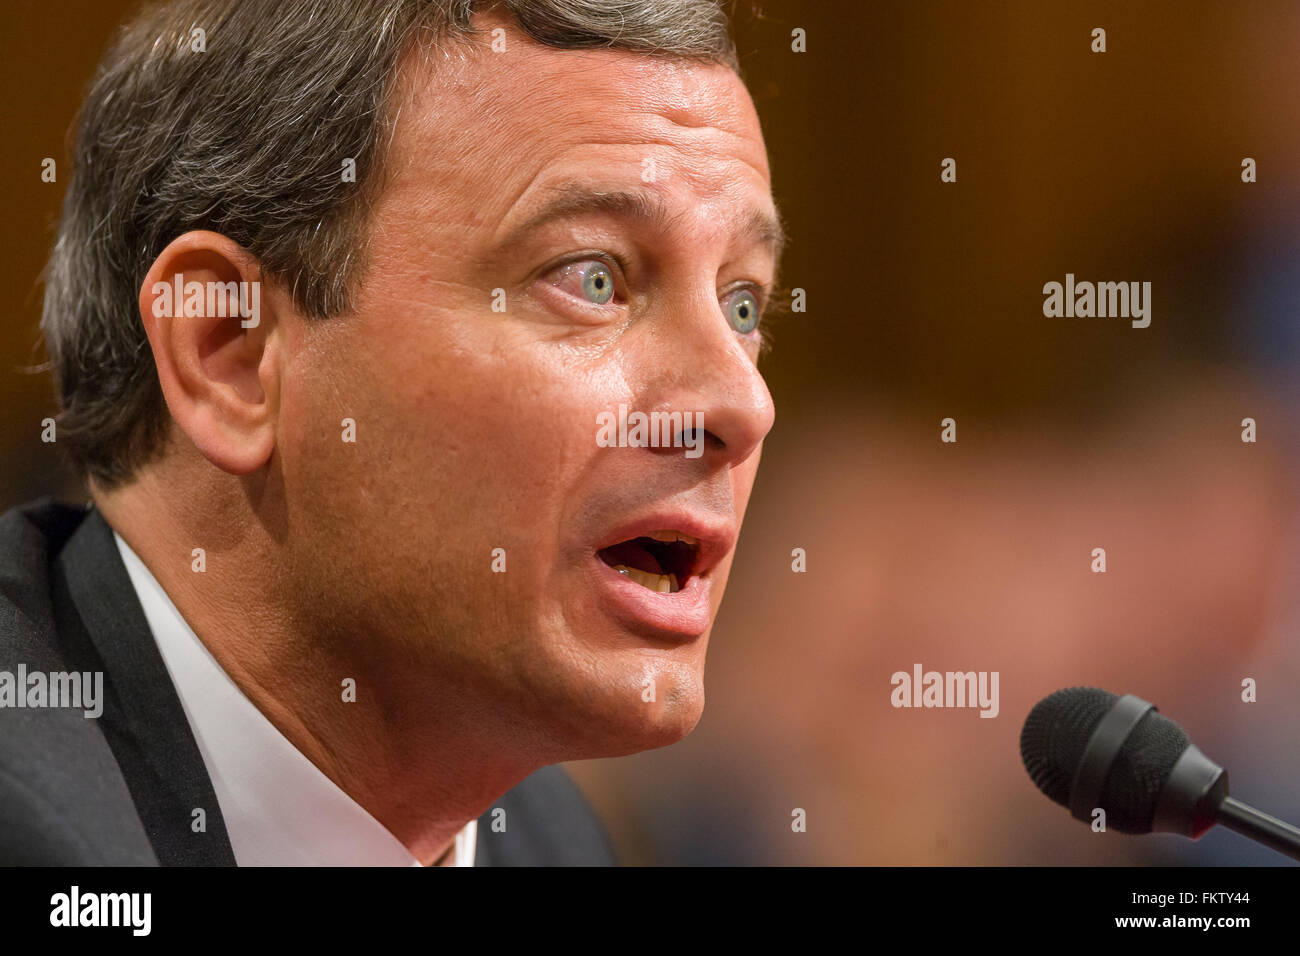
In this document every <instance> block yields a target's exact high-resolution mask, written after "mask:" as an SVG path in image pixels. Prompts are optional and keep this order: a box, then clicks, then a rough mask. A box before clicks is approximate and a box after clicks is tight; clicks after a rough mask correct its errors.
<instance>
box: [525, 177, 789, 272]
mask: <svg viewBox="0 0 1300 956" xmlns="http://www.w3.org/2000/svg"><path fill="white" fill-rule="evenodd" d="M550 192H551V193H552V197H551V198H550V199H548V200H547V201H546V202H545V203H543V204H542V206H541V207H540V208H539V209H538V210H537V211H536V212H534V213H533V214H532V215H531V216H529V217H528V220H527V221H526V222H524V224H523V225H521V226H519V227H517V228H515V229H513V230H511V232H510V235H509V236H508V237H507V238H506V240H505V242H504V245H505V246H513V245H515V244H516V243H517V242H518V241H519V240H520V239H522V238H523V237H525V236H527V235H528V234H529V233H532V232H534V231H536V230H538V229H540V228H542V227H543V226H546V225H549V224H550V223H552V222H556V221H561V220H565V219H578V218H581V217H583V216H590V215H594V214H605V215H610V216H615V217H617V218H619V219H625V220H628V221H629V222H636V223H644V224H647V225H653V226H657V227H659V228H666V227H667V226H668V225H669V224H670V223H671V221H672V219H673V218H674V217H673V216H672V215H670V214H669V211H668V207H667V205H666V204H665V202H664V200H663V197H662V196H660V195H659V194H658V193H653V192H649V191H646V190H610V191H605V190H597V189H592V188H591V187H590V186H587V185H585V184H583V183H577V182H570V183H564V184H562V185H559V186H556V187H553V188H552V189H551V190H550ZM740 235H742V236H746V237H749V238H750V239H752V240H754V241H755V242H758V243H760V244H762V245H766V246H767V247H768V248H769V249H771V251H772V257H773V259H774V260H775V261H777V262H779V261H780V259H781V253H782V252H783V251H784V249H785V242H786V234H785V227H784V225H783V223H782V221H781V213H780V210H779V209H775V207H774V211H773V212H768V211H767V210H763V209H755V208H749V209H746V210H745V211H744V213H743V214H742V216H741V220H740Z"/></svg>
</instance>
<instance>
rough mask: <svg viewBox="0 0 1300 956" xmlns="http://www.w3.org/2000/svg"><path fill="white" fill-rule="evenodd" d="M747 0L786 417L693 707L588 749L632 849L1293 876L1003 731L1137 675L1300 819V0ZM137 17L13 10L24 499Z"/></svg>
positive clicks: (1, 433)
mask: <svg viewBox="0 0 1300 956" xmlns="http://www.w3.org/2000/svg"><path fill="white" fill-rule="evenodd" d="M728 6H729V7H732V8H733V17H734V25H735V32H736V35H737V39H738V43H739V47H740V51H741V62H742V66H743V68H744V72H745V77H746V80H747V81H748V83H749V86H750V89H751V91H752V93H753V95H754V99H755V102H756V104H757V107H758V111H759V114H760V116H761V118H762V121H763V126H764V131H765V134H766V137H767V145H768V150H769V154H770V157H771V162H772V170H773V177H774V187H775V193H776V197H777V201H778V203H779V205H780V207H781V209H782V211H783V213H784V216H785V218H786V220H787V225H788V229H789V232H790V233H791V236H792V242H791V245H790V249H789V252H788V253H787V256H786V259H785V262H784V266H783V275H782V279H783V281H784V283H785V284H786V285H788V286H791V287H800V288H803V289H805V290H806V294H807V311H806V312H805V313H794V314H789V315H784V316H780V317H778V319H777V320H776V347H775V348H774V350H773V351H772V352H771V353H770V354H769V355H768V356H767V357H766V358H765V359H764V363H765V364H764V371H765V374H766V376H767V380H768V384H769V386H770V388H771V390H772V393H773V396H774V399H775V401H776V407H777V423H776V427H775V429H774V430H773V432H772V434H771V436H770V438H769V439H768V441H767V444H766V446H765V450H764V460H763V467H762V469H761V470H760V472H759V478H758V482H757V485H756V487H755V492H754V497H753V499H752V502H751V505H750V510H749V514H748V517H747V520H746V524H745V530H744V533H743V535H742V537H741V544H740V549H739V553H738V557H737V559H736V562H735V566H734V569H733V572H732V578H731V583H730V586H729V588H728V591H727V598H726V601H725V602H724V604H723V608H722V611H721V613H720V614H719V617H718V620H717V624H716V626H715V628H714V631H713V636H712V640H711V646H710V651H709V671H708V680H707V687H708V705H707V708H706V711H705V715H704V718H703V720H702V722H701V723H700V725H699V727H698V728H697V729H696V731H695V732H694V733H693V734H692V735H691V736H690V737H688V738H687V739H686V740H685V741H683V742H682V743H680V744H677V745H675V746H673V747H669V748H666V749H664V750H659V751H653V752H649V753H644V754H639V755H636V756H633V757H626V758H620V759H617V760H602V761H589V762H582V763H578V764H570V765H569V768H570V770H571V771H572V773H573V774H574V776H575V777H576V778H577V779H578V780H579V782H580V783H581V785H582V786H583V788H584V790H585V791H586V792H587V793H588V795H589V797H590V798H591V800H592V802H593V803H594V804H595V805H596V806H597V808H598V809H599V810H600V811H601V812H602V814H603V815H604V817H605V819H606V821H607V823H608V824H609V827H610V829H611V831H612V833H613V835H614V837H615V840H616V842H617V844H618V849H619V852H620V855H621V857H622V859H623V861H624V862H626V863H633V864H636V863H644V864H730V863H738V864H743V863H761V864H767V863H775V864H830V865H843V864H904V865H908V864H953V865H999V864H1129V863H1185V864H1198V863H1267V864H1274V863H1282V862H1285V861H1284V858H1282V857H1281V856H1278V855H1276V854H1273V853H1271V852H1270V851H1267V850H1263V849H1256V848H1254V847H1252V846H1250V845H1249V844H1247V843H1246V841H1244V840H1242V839H1240V838H1237V837H1235V836H1234V835H1232V834H1229V833H1212V834H1210V835H1209V836H1207V837H1205V838H1204V839H1203V840H1201V841H1200V842H1199V843H1195V844H1193V843H1191V842H1190V841H1186V840H1182V839H1180V838H1177V837H1148V838H1135V837H1128V836H1125V835H1123V834H1120V833H1116V832H1111V833H1105V834H1094V833H1092V832H1091V831H1090V830H1089V828H1088V827H1087V826H1085V825H1083V824H1080V823H1076V822H1074V821H1072V820H1071V819H1070V818H1069V814H1068V812H1067V811H1066V810H1065V809H1063V808H1061V807H1058V806H1056V805H1055V804H1052V803H1050V802H1049V801H1048V800H1047V799H1046V798H1044V797H1043V796H1041V795H1040V794H1039V793H1038V791H1037V790H1036V789H1035V787H1034V786H1033V784H1032V783H1031V781H1030V780H1029V777H1028V775H1027V774H1026V773H1025V771H1024V769H1023V767H1022V766H1021V763H1020V758H1019V747H1018V742H1019V733H1020V727H1021V724H1022V722H1023V720H1024V717H1025V715H1026V714H1027V713H1028V711H1029V709H1030V708H1031V707H1032V706H1033V705H1034V703H1036V702H1037V701H1038V700H1039V699H1041V698H1042V697H1044V696H1046V695H1047V694H1049V693H1051V692H1052V691H1055V690H1057V689H1060V688H1062V687H1067V686H1072V685H1078V684H1089V685H1094V686H1100V687H1104V688H1106V689H1108V690H1111V691H1113V692H1115V693H1119V694H1123V693H1135V694H1138V695H1139V696H1142V697H1144V698H1146V699H1148V700H1151V701H1153V702H1154V703H1156V704H1157V705H1158V706H1159V707H1160V709H1161V712H1162V713H1164V714H1166V715H1167V716H1170V717H1172V718H1174V719H1175V720H1177V721H1179V722H1180V723H1182V724H1183V726H1184V727H1185V728H1186V729H1187V730H1188V732H1189V733H1190V734H1191V736H1192V738H1193V740H1194V741H1196V742H1197V744H1198V745H1199V746H1200V747H1201V748H1202V749H1203V750H1204V751H1205V752H1206V753H1207V754H1209V755H1210V756H1211V757H1213V758H1215V759H1217V760H1219V761H1220V762H1222V763H1225V764H1227V765H1228V767H1229V769H1230V771H1231V776H1232V784H1233V786H1232V792H1233V794H1234V795H1235V796H1237V797H1239V798H1241V799H1244V800H1246V801H1247V802H1250V803H1253V804H1256V805H1258V806H1260V807H1261V808H1263V809H1266V810H1268V811H1270V812H1272V813H1274V814H1275V815H1277V816H1281V817H1283V818H1286V819H1290V820H1292V821H1293V822H1296V821H1300V743H1298V742H1300V653H1298V652H1297V636H1298V635H1300V598H1297V589H1296V587H1295V583H1296V581H1297V580H1300V524H1298V522H1297V519H1298V518H1300V515H1298V514H1297V508H1296V504H1297V495H1296V492H1295V488H1296V479H1297V470H1298V469H1300V415H1298V414H1297V413H1296V411H1295V408H1296V403H1297V400H1298V399H1300V385H1298V383H1297V377H1296V369H1297V365H1298V363H1300V333H1298V332H1297V318H1300V316H1298V315H1297V302H1300V100H1298V99H1297V97H1296V91H1297V90H1298V89H1300V56H1298V55H1297V53H1298V51H1300V5H1297V4H1294V3H1289V2H1254V3H1250V2H1238V3H1234V4H1221V3H1217V2H1206V0H1198V2H1189V0H1178V2H1147V3H1143V4H1131V3H1118V2H1088V3H1069V2H1054V3H1051V4H1043V3H1040V2H1037V0H1021V2H990V3H980V4H972V3H969V2H965V0H947V2H936V0H896V2H887V3H882V2H869V0H834V2H832V0H815V2H813V0H806V2H795V0H790V2H778V0H760V2H758V3H756V4H755V3H749V2H745V0H741V2H737V3H734V4H732V3H730V2H729V3H728ZM134 7H135V4H133V3H126V2H120V0H60V2H59V3H57V4H50V3H44V2H26V0H10V2H9V3H8V4H7V5H6V21H7V23H6V26H5V29H4V31H3V37H4V40H3V43H4V47H3V50H2V51H0V72H2V75H3V78H4V89H5V91H6V96H5V97H3V102H2V103H0V109H3V111H4V124H3V129H4V132H5V135H6V137H7V138H8V139H9V140H10V147H9V148H7V149H5V150H3V151H0V164H3V171H4V176H5V181H6V182H8V183H10V189H9V190H8V195H7V202H8V208H9V213H8V214H7V216H6V217H5V221H4V224H3V227H2V228H3V235H4V255H3V257H2V259H0V269H3V278H4V286H5V288H7V289H8V290H9V301H10V302H11V303H12V304H13V309H12V312H11V313H10V314H9V315H8V317H7V319H6V321H5V322H4V323H3V326H2V328H0V349H2V350H3V372H2V373H0V381H3V383H4V384H3V389H4V391H3V401H4V414H3V415H2V416H0V451H2V452H3V460H4V463H5V465H4V467H3V468H2V469H0V499H2V500H0V507H3V508H8V507H10V506H12V505H14V504H18V503H21V502H23V501H26V500H28V499H31V498H34V497H37V496H40V495H43V494H54V495H56V496H59V497H63V498H66V499H69V500H76V499H79V498H82V497H83V492H82V490H81V488H80V487H79V486H78V484H77V483H76V482H75V480H73V479H72V477H71V475H70V472H69V471H68V470H67V469H66V467H65V466H64V465H63V464H62V463H61V461H60V459H59V454H58V450H57V446H56V445H50V444H44V443H42V442H41V441H40V430H41V425H40V422H41V419H42V418H44V417H45V416H46V415H51V414H53V402H52V387H51V382H50V379H49V376H48V374H46V373H42V372H39V371H35V372H33V371H31V370H30V369H31V368H32V367H37V368H39V366H40V363H41V362H43V361H44V358H45V356H44V353H43V351H42V350H41V347H40V340H39V329H38V321H39V317H40V304H41V295H42V290H41V286H40V282H39V276H40V271H41V268H42V267H43V265H44V261H45V257H46V256H47V254H48V251H49V247H50V243H51V241H52V237H53V233H54V227H55V224H56V222H57V217H58V212H59V207H60V202H61V199H62V191H63V185H62V180H63V179H64V176H63V175H62V173H63V172H64V171H65V170H66V169H68V166H67V165H66V163H67V158H68V150H67V142H66V139H67V133H68V130H69V127H70V124H71V122H72V119H73V116H74V114H75V111H76V108H77V105H78V103H79V101H80V97H81V95H82V92H83V91H84V89H85V86H86V84H87V82H88V81H89V78H90V76H91V74H92V72H93V69H94V65H95V63H96V61H97V59H98V57H99V55H100V53H101V52H102V50H103V49H104V47H105V45H106V43H107V41H108V39H109V37H110V36H111V35H112V34H113V32H114V30H115V29H116V27H117V25H118V24H119V23H121V22H122V21H123V20H124V18H125V17H126V16H127V15H128V13H129V12H130V11H131V10H132V9H134ZM1097 27H1101V28H1103V29H1105V31H1106V45H1107V50H1106V52H1105V53H1094V52H1092V50H1091V46H1092V42H1093V41H1092V35H1091V34H1092V30H1093V29H1094V28H1097ZM795 28H802V29H803V30H805V31H806V36H807V50H806V52H803V53H796V52H793V51H792V49H791V31H792V30H794V29H795ZM45 157H53V158H55V159H56V160H57V161H58V163H59V170H60V174H61V175H60V182H58V183H52V184H51V183H43V182H42V181H41V179H40V169H41V166H40V164H41V160H42V159H43V158H45ZM946 157H951V158H953V159H955V160H956V172H957V181H956V182H955V183H943V182H941V181H940V163H941V161H942V160H943V159H945V158H946ZM1246 157H1251V158H1253V159H1254V160H1255V161H1256V163H1257V167H1258V174H1257V175H1258V181H1257V182H1255V183H1249V184H1248V183H1243V182H1242V177H1241V172H1242V160H1243V159H1244V158H1246ZM1067 272H1069V273H1073V274H1074V275H1075V276H1076V278H1077V279H1078V280H1080V281H1082V280H1090V281H1148V282H1151V283H1152V299H1151V305H1152V312H1151V316H1152V320H1151V325H1150V327H1149V328H1146V329H1134V328H1132V327H1131V326H1130V324H1129V322H1128V321H1127V320H1124V319H1114V318H1112V319H1103V318H1046V317H1044V316H1043V313H1042V307H1043V293H1042V288H1043V284H1044V283H1046V282H1049V281H1056V282H1063V281H1064V277H1065V274H1066V273H1067ZM948 417H951V418H953V419H955V420H956V423H957V438H958V441H957V442H956V443H955V444H945V443H942V442H941V441H940V421H941V420H942V419H944V418H948ZM1246 417H1250V418H1254V419H1255V420H1256V422H1257V423H1258V426H1257V427H1258V441H1257V442H1256V443H1253V444H1248V443H1244V442H1243V441H1242V440H1241V432H1242V425H1241V422H1242V419H1243V418H1246ZM1098 547H1101V548H1105V549H1106V555H1107V571H1106V573H1105V574H1095V573H1093V572H1092V571H1091V564H1092V550H1093V549H1094V548H1098ZM794 548H803V549H805V550H806V553H807V571H806V572H805V573H794V572H792V570H791V551H792V549H794ZM916 663H920V664H922V665H923V667H924V669H926V670H938V671H949V670H961V671H965V670H977V671H998V672H999V673H1000V675H1001V677H1000V692H1001V693H1000V696H1001V700H1000V713H999V714H998V716H997V717H996V718H995V719H982V718H980V717H979V716H978V712H977V711H975V710H960V709H951V710H941V709H932V710H926V709H894V708H893V707H892V706H891V705H890V693H891V690H892V689H893V688H892V686H891V684H890V675H891V674H893V673H894V672H895V671H900V670H901V671H909V672H910V671H911V669H912V666H913V664H916ZM1247 677H1249V678H1253V679H1254V680H1255V681H1256V682H1257V684H1258V701H1257V702H1255V703H1244V702H1242V699H1241V692H1242V681H1243V679H1244V678H1247ZM795 808H801V809H803V810H804V811H806V814H807V831H806V832H803V833H798V832H793V831H792V828H791V819H792V812H793V811H794V810H795Z"/></svg>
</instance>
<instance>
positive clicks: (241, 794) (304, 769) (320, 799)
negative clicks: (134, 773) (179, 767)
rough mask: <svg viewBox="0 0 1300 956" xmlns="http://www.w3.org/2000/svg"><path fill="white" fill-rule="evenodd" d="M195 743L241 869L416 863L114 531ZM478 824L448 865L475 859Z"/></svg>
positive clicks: (459, 838)
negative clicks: (272, 714)
mask: <svg viewBox="0 0 1300 956" xmlns="http://www.w3.org/2000/svg"><path fill="white" fill-rule="evenodd" d="M113 539H114V540H115V541H116V542H117V548H118V551H119V552H120V553H121V555H122V561H123V562H124V563H125V564H126V570H127V574H128V575H129V576H130V578H131V584H132V586H133V587H134V588H135V592H136V596H137V597H138V598H139V599H140V604H141V606H142V607H143V608H144V614H145V619H146V620H147V621H148V622H149V629H150V631H152V632H153V637H154V640H155V641H157V643H158V649H159V651H160V652H161V653H162V658H163V663H164V664H166V666H167V673H168V674H169V675H170V676H171V679H172V683H174V684H175V685H176V694H177V696H178V697H179V698H180V701H181V706H182V707H183V708H184V710H185V716H186V718H188V720H189V722H190V729H191V730H192V731H193V732H194V738H195V740H196V741H197V742H198V745H199V752H200V753H201V754H202V755H203V762H204V764H205V765H206V766H207V769H208V776H209V777H210V778H211V779H212V787H213V789H214V790H215V791H216V794H217V801H218V803H219V804H220V806H221V815H222V817H223V818H224V820H225V823H226V832H227V834H228V835H229V837H230V844H231V848H232V849H233V850H234V854H235V860H236V862H237V863H238V864H239V865H240V866H419V865H420V863H419V861H418V860H416V859H415V857H413V856H412V855H411V853H410V851H409V850H407V849H406V847H405V846H403V845H402V843H401V841H399V840H398V839H397V837H395V836H393V834H392V833H390V832H389V831H388V829H387V828H386V827H385V826H384V825H383V824H382V823H380V822H379V821H378V820H376V819H375V818H374V817H373V816H371V815H370V813H369V812H368V811H367V810H366V809H365V808H364V807H363V806H361V804H359V803H357V802H356V801H355V800H353V799H352V798H351V797H350V796H348V795H347V793H345V792H344V791H343V790H342V789H341V788H340V787H339V786H338V785H337V784H336V783H334V781H333V780H331V779H330V778H329V777H328V776H326V775H325V774H324V772H322V771H321V770H320V769H319V768H318V767H317V766H316V765H315V764H314V763H312V762H311V761H310V760H308V759H307V757H306V756H305V755H304V754H303V753H302V752H301V751H300V750H298V749H297V748H296V747H295V746H294V745H293V744H292V743H290V742H289V740H288V738H286V737H285V736H284V735H283V734H282V733H280V731H279V730H277V729H276V727H275V725H274V724H272V723H271V722H270V721H269V720H268V719H267V718H266V717H265V716H264V715H263V714H262V712H261V711H260V710H258V709H257V706H256V705H255V704H253V702H252V701H250V700H249V699H248V698H247V697H246V696H244V693H243V691H241V690H240V689H239V686H238V685H237V684H236V683H235V682H234V681H233V680H232V679H231V678H230V675H228V674H227V673H226V672H225V671H224V670H223V669H222V668H221V665H220V664H218V663H217V661H216V658H214V657H213V656H212V654H211V653H210V652H209V651H208V649H207V647H205V646H204V644H203V642H202V641H200V640H199V638H198V636H197V635H196V634H195V633H194V631H193V630H192V629H191V628H190V626H189V625H188V624H187V623H186V622H185V619H184V618H183V617H182V616H181V614H180V612H179V611H178V610H177V609H176V606H175V605H174V604H173V603H172V601H171V599H170V598H169V597H168V596H167V593H166V592H165V591H164V590H163V589H162V586H161V585H160V584H159V583H158V581H157V579H156V578H155V577H154V576H153V574H152V572H150V570H149V569H148V568H147V567H146V566H145V564H144V562H143V561H141V560H140V558H139V556H138V555H137V554H136V553H135V552H134V551H133V550H131V547H130V546H129V545H128V544H127V543H126V542H125V541H123V540H122V537H121V535H119V534H118V533H117V532H116V531H114V532H113ZM477 835H478V821H477V820H471V821H469V823H468V824H466V825H465V828H464V829H463V830H461V831H460V832H459V833H458V834H456V839H455V842H454V844H453V846H452V848H451V850H450V854H451V860H452V862H450V863H448V864H447V865H450V866H473V865H474V850H475V846H474V844H475V840H476V838H477Z"/></svg>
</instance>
